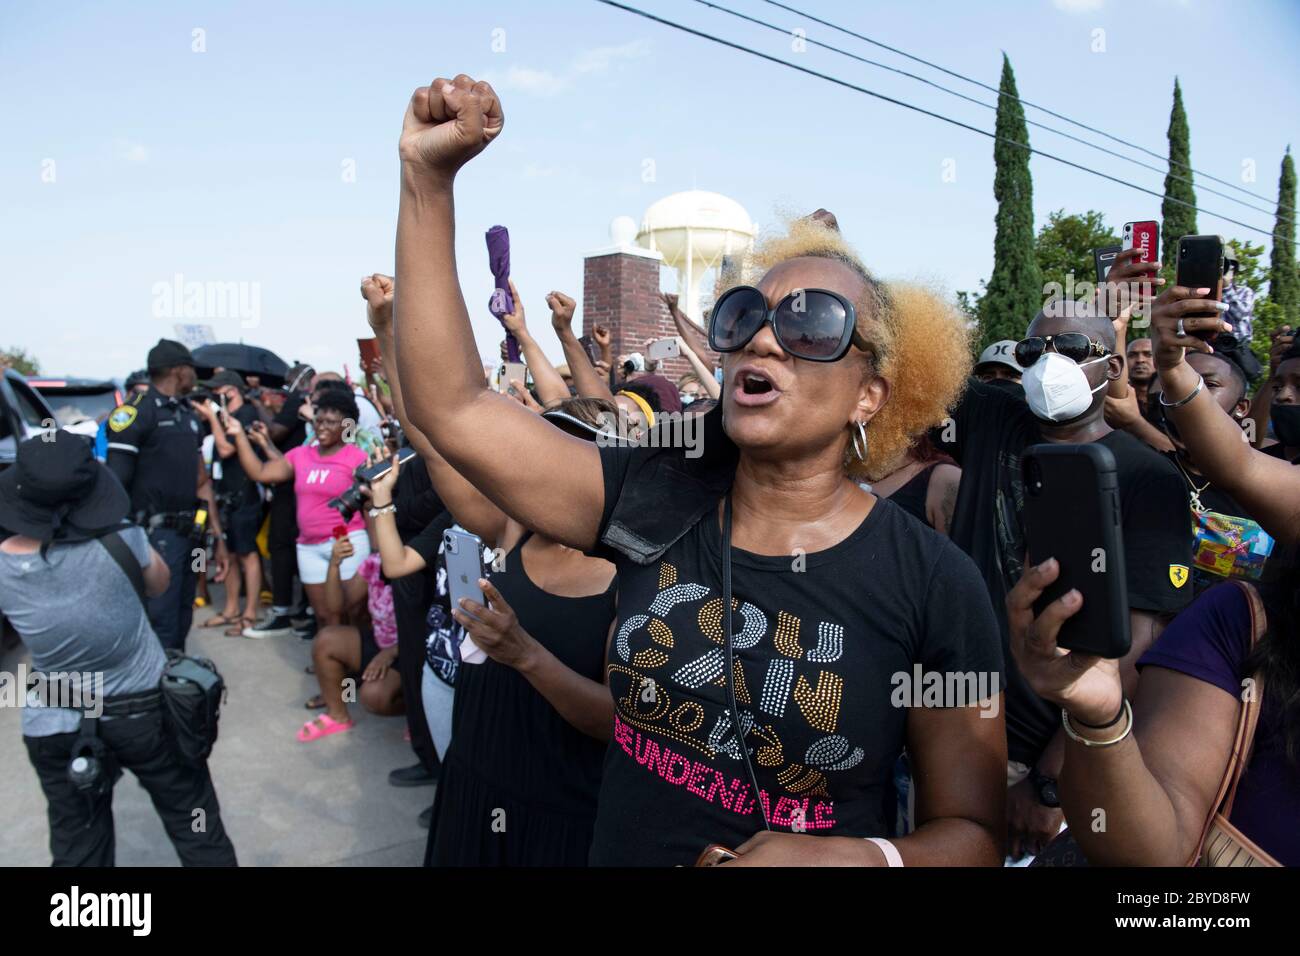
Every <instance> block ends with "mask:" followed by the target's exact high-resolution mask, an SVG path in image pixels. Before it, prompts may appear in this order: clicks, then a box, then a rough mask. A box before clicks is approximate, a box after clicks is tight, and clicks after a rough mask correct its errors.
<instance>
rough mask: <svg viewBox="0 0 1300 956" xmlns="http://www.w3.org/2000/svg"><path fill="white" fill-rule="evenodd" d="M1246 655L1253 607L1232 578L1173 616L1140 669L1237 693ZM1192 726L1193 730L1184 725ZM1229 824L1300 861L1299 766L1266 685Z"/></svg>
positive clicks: (1278, 854)
mask: <svg viewBox="0 0 1300 956" xmlns="http://www.w3.org/2000/svg"><path fill="white" fill-rule="evenodd" d="M1249 654H1250V606H1249V605H1248V604H1247V603H1246V596H1245V595H1244V594H1243V593H1242V592H1241V589H1240V588H1239V587H1238V586H1237V585H1235V584H1220V585H1218V586H1217V587H1212V588H1210V589H1209V590H1208V591H1206V592H1205V593H1204V594H1202V595H1201V596H1200V597H1199V598H1197V599H1196V601H1195V602H1194V603H1193V604H1192V605H1191V606H1190V607H1188V608H1187V610H1185V611H1183V613H1181V614H1179V615H1178V617H1176V618H1174V621H1173V623H1172V624H1170V625H1169V627H1168V628H1167V629H1166V630H1165V631H1164V633H1163V634H1161V635H1160V638H1159V639H1158V640H1157V641H1156V643H1155V646H1153V647H1152V648H1151V649H1150V650H1149V651H1147V652H1146V653H1145V654H1143V655H1142V659H1141V660H1139V661H1138V668H1139V669H1141V668H1143V667H1146V666H1148V665H1154V666H1156V667H1164V668H1167V669H1169V670H1172V671H1178V672H1179V673H1180V674H1187V675H1188V676H1190V677H1195V678H1196V679H1197V680H1202V681H1205V683H1207V684H1213V685H1214V686H1215V687H1218V688H1219V689H1220V690H1222V691H1223V692H1224V693H1225V694H1230V695H1231V696H1232V698H1233V699H1234V700H1240V699H1241V682H1242V679H1243V678H1244V677H1246V676H1249V675H1247V674H1245V673H1244V669H1245V668H1244V664H1245V661H1246V658H1247V657H1248V656H1249ZM1189 732H1193V733H1194V732H1195V730H1194V729H1193V728H1189ZM1230 819H1231V821H1232V824H1233V826H1235V827H1237V829H1239V830H1241V832H1242V833H1244V834H1245V835H1246V836H1248V837H1250V839H1252V840H1254V841H1255V843H1257V844H1258V845H1259V846H1260V848H1262V849H1263V850H1265V851H1267V852H1268V853H1270V854H1272V856H1273V857H1274V858H1275V859H1277V860H1278V861H1279V862H1280V863H1282V864H1283V865H1284V866H1300V770H1297V769H1296V767H1295V766H1293V765H1292V764H1290V763H1289V762H1288V761H1287V759H1286V734H1285V730H1284V728H1283V724H1282V711H1281V702H1280V701H1279V700H1278V698H1277V695H1276V694H1273V695H1270V693H1269V689H1268V685H1267V684H1265V686H1264V705H1263V711H1262V712H1261V713H1260V716H1259V724H1258V725H1257V726H1256V728H1255V744H1254V749H1253V750H1252V751H1251V757H1250V765H1249V766H1248V767H1247V768H1246V772H1245V774H1244V775H1243V776H1242V778H1241V783H1240V785H1239V786H1238V787H1237V798H1236V800H1235V802H1234V803H1233V805H1232V815H1231V817H1230Z"/></svg>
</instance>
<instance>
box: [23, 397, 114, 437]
mask: <svg viewBox="0 0 1300 956" xmlns="http://www.w3.org/2000/svg"><path fill="white" fill-rule="evenodd" d="M37 391H39V392H40V393H41V396H42V397H43V398H44V399H45V401H46V402H48V403H49V405H50V407H51V408H53V409H54V417H55V418H56V419H57V420H58V422H59V427H61V428H65V427H67V426H68V425H75V424H77V422H84V421H87V420H89V421H93V422H101V421H103V420H104V419H105V418H107V417H108V416H109V414H110V413H111V412H112V411H113V409H115V408H116V407H117V393H116V392H88V393H81V394H78V393H76V392H73V391H71V390H68V389H61V388H51V389H44V388H42V389H37Z"/></svg>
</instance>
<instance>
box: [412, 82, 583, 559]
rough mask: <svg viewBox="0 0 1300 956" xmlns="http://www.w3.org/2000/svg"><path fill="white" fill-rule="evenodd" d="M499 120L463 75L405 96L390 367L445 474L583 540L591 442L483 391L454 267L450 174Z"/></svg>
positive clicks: (484, 93) (557, 532)
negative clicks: (447, 467) (396, 291)
mask: <svg viewBox="0 0 1300 956" xmlns="http://www.w3.org/2000/svg"><path fill="white" fill-rule="evenodd" d="M503 125H504V117H503V115H502V112H501V108H500V105H499V103H498V101H497V98H496V94H495V93H494V92H493V91H492V88H491V87H490V86H489V85H488V84H487V83H483V82H478V83H475V82H474V81H473V80H471V79H470V78H469V77H467V76H464V75H463V74H462V75H460V76H457V77H456V78H455V79H454V80H451V81H448V80H444V79H438V80H435V81H434V82H433V84H431V85H430V86H428V87H422V88H420V89H418V90H416V91H415V94H414V95H413V96H412V97H411V103H410V105H409V107H408V109H407V112H406V118H405V120H404V123H403V129H402V136H401V142H400V147H399V152H400V155H401V158H402V187H401V197H400V202H399V208H398V222H397V281H398V284H399V286H400V288H401V290H402V294H401V296H398V297H397V298H396V299H395V302H394V304H395V310H394V312H395V322H394V325H395V339H396V344H397V352H396V357H397V362H396V366H397V370H398V371H400V373H401V378H402V382H403V385H404V387H405V392H404V394H403V399H404V401H405V403H406V412H407V415H408V417H409V420H410V422H411V424H412V425H414V426H415V427H416V428H417V429H419V430H420V431H422V432H424V434H425V435H427V436H428V437H429V439H430V441H431V442H432V444H433V446H434V448H435V449H436V450H437V451H438V453H439V454H440V455H441V456H442V457H443V458H445V459H446V461H447V462H449V463H450V465H451V466H452V467H453V468H454V469H455V470H456V471H457V472H459V473H460V474H461V475H463V476H464V477H465V478H466V479H467V480H468V481H469V482H470V483H471V484H472V485H473V486H474V487H475V488H477V489H479V490H480V491H481V492H482V493H483V494H484V495H486V496H487V497H488V498H489V499H491V500H492V501H493V502H495V503H496V504H497V505H498V506H499V507H500V508H501V509H502V510H504V511H505V512H506V513H507V514H509V515H511V517H514V518H516V519H517V520H518V521H519V522H520V523H521V524H523V525H525V526H527V527H529V528H533V529H535V530H537V531H539V532H541V533H543V534H546V535H547V536H549V537H551V538H554V539H555V540H558V541H561V542H563V543H565V544H567V545H570V546H573V547H577V548H590V547H591V546H592V545H594V544H595V541H596V531H597V528H598V526H599V523H600V515H601V511H602V508H603V504H604V483H603V480H602V475H601V466H600V456H599V454H598V452H597V449H596V447H595V446H594V445H592V444H591V443H589V442H584V441H582V440H581V439H579V438H573V437H570V436H568V435H566V434H564V433H563V432H561V431H560V430H559V429H557V428H555V427H553V426H552V425H550V424H549V423H547V422H544V421H542V420H541V419H539V418H538V417H537V416H536V415H534V414H532V413H530V412H528V411H527V410H526V409H524V408H522V407H520V406H519V405H518V404H517V403H516V402H514V401H513V400H511V399H510V398H509V397H508V396H505V395H499V394H496V393H494V392H491V391H489V390H488V389H487V388H486V387H485V385H484V383H483V377H482V364H481V363H480V361H479V357H478V352H477V349H476V348H475V345H474V336H473V331H472V329H471V326H470V320H469V313H468V311H467V310H466V307H465V299H464V296H463V295H462V293H461V289H460V282H459V279H458V277H457V274H456V263H455V257H456V249H455V212H454V201H453V196H452V193H453V183H454V180H455V175H456V172H457V171H458V170H459V169H460V167H461V166H462V165H464V164H465V163H466V162H468V161H469V160H470V159H471V158H472V157H473V156H475V155H476V154H477V153H479V152H481V151H482V150H483V149H484V148H485V147H486V146H487V144H488V143H489V142H490V141H491V140H492V139H494V138H495V137H496V136H497V135H498V134H499V133H500V131H501V129H502V127H503ZM521 463H526V466H524V465H523V464H521Z"/></svg>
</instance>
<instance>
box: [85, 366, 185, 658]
mask: <svg viewBox="0 0 1300 956" xmlns="http://www.w3.org/2000/svg"><path fill="white" fill-rule="evenodd" d="M164 345H166V346H168V348H167V349H166V351H165V353H164V355H163V356H162V358H166V359H172V358H180V361H161V360H158V359H156V358H155V353H158V352H159V351H160V350H161V349H163V347H164ZM177 350H180V351H177ZM149 355H150V362H149V365H150V367H167V366H169V365H181V364H193V362H192V359H191V358H190V357H189V350H188V349H186V348H185V346H183V345H181V344H180V343H179V342H168V341H167V340H163V341H160V342H159V344H158V346H156V347H155V348H154V350H152V351H151V352H150V353H149ZM202 441H203V431H202V429H201V428H200V426H199V420H198V417H197V416H196V415H195V413H194V411H193V410H192V409H191V408H190V404H189V402H188V400H186V399H184V398H175V397H172V396H168V395H164V394H163V393H162V392H160V391H158V390H157V389H156V388H154V386H153V385H150V386H149V390H148V391H147V392H142V393H140V394H138V395H136V396H134V397H132V398H131V399H129V400H128V401H127V402H126V403H125V404H123V405H119V406H118V407H117V408H116V409H114V410H113V413H112V414H111V415H109V416H108V466H109V467H110V468H111V469H112V470H113V473H114V474H115V475H117V477H118V479H119V480H120V481H121V482H122V485H123V486H124V487H125V488H126V490H127V492H128V493H129V494H130V495H131V519H132V520H133V521H135V522H136V523H137V524H139V525H140V526H141V527H143V528H145V529H146V530H147V531H148V533H149V541H150V543H151V544H153V546H154V548H155V550H157V552H158V554H159V555H160V556H161V557H162V559H163V561H164V562H165V563H166V565H167V567H168V569H169V570H170V571H171V583H170V584H168V586H167V590H166V592H165V593H163V594H160V595H159V596H157V597H154V598H150V599H149V622H150V623H151V624H152V625H153V629H154V631H155V632H156V633H157V635H158V639H159V640H160V641H161V642H162V645H163V647H174V648H177V649H179V650H184V648H185V637H186V635H187V634H188V633H189V630H190V623H191V621H192V620H193V617H194V591H195V588H196V587H197V584H198V579H197V578H196V576H195V573H194V571H193V570H192V567H193V552H194V549H195V548H200V547H202V543H201V537H200V536H201V534H202V528H201V526H199V527H197V528H196V516H197V513H198V512H199V510H200V508H201V507H202V506H201V505H200V503H199V498H198V490H197V485H198V473H199V463H200V461H201V460H202V457H201V456H202V450H201V445H202Z"/></svg>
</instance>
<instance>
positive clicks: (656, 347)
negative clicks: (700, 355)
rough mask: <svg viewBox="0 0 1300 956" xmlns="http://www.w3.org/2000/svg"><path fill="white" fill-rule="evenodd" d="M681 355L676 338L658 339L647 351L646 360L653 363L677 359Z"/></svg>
mask: <svg viewBox="0 0 1300 956" xmlns="http://www.w3.org/2000/svg"><path fill="white" fill-rule="evenodd" d="M681 354H682V353H681V349H679V348H678V347H677V339H675V338H666V339H658V340H656V341H654V342H651V343H650V346H649V347H648V348H647V349H646V358H648V359H650V360H652V361H654V360H660V361H662V360H663V359H672V358H677V357H678V356H679V355H681Z"/></svg>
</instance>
